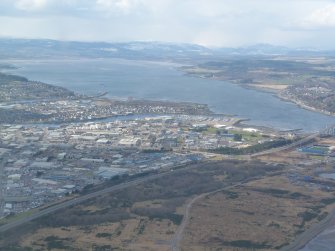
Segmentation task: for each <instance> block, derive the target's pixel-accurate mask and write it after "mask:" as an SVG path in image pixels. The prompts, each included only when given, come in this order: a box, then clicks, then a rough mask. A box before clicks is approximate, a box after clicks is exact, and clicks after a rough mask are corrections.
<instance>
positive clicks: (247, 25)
mask: <svg viewBox="0 0 335 251" xmlns="http://www.w3.org/2000/svg"><path fill="white" fill-rule="evenodd" d="M0 37H18V38H49V39H56V40H74V41H107V42H120V41H122V42H125V41H163V42H177V43H179V42H182V43H196V44H201V45H205V46H209V47H240V46H248V45H253V44H259V43H267V44H274V45H283V46H288V47H303V48H318V49H335V0H0Z"/></svg>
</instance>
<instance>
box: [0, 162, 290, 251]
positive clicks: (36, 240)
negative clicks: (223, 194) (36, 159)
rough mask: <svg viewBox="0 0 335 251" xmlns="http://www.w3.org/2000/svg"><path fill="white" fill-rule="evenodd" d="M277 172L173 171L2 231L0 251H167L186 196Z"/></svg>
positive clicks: (228, 168)
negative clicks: (162, 176) (155, 178)
mask: <svg viewBox="0 0 335 251" xmlns="http://www.w3.org/2000/svg"><path fill="white" fill-rule="evenodd" d="M283 168H284V166H283V165H267V164H265V163H261V162H244V161H243V162H242V161H221V162H209V163H202V164H197V165H194V166H191V167H189V168H187V169H180V170H175V171H173V172H170V174H169V175H167V176H165V177H164V178H159V179H157V180H153V181H150V182H146V183H144V184H140V185H137V186H134V187H129V188H127V189H124V190H120V191H119V192H114V193H111V194H108V195H105V196H102V197H97V198H94V199H91V200H88V201H86V202H85V203H81V204H79V205H76V206H73V207H70V208H66V209H63V210H62V211H59V212H56V213H54V214H52V215H48V216H45V217H43V218H39V219H37V220H35V221H33V222H30V223H28V224H26V225H23V226H20V227H18V228H16V229H12V230H10V231H7V232H5V233H3V234H2V235H1V250H6V251H8V250H169V249H170V248H171V241H172V239H173V238H174V234H175V232H176V230H177V228H178V226H179V225H180V223H181V221H182V219H183V212H184V210H183V207H184V206H185V204H186V203H187V201H188V200H189V199H190V198H192V197H193V196H196V195H199V194H202V193H207V192H211V191H215V190H217V189H221V188H224V187H226V186H229V185H231V184H232V183H237V182H241V181H243V180H246V179H251V178H253V177H260V176H264V175H267V174H270V173H274V172H275V173H277V172H281V171H282V170H283ZM116 237H117V238H116Z"/></svg>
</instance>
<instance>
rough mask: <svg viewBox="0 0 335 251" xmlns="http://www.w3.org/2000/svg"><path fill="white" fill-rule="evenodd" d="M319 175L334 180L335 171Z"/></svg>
mask: <svg viewBox="0 0 335 251" xmlns="http://www.w3.org/2000/svg"><path fill="white" fill-rule="evenodd" d="M320 177H322V178H326V179H333V180H335V173H322V174H320Z"/></svg>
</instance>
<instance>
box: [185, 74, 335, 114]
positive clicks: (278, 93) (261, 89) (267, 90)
mask: <svg viewBox="0 0 335 251" xmlns="http://www.w3.org/2000/svg"><path fill="white" fill-rule="evenodd" d="M181 71H182V72H183V73H184V74H185V75H186V76H189V77H197V78H205V79H209V80H217V81H226V82H229V83H231V84H234V85H238V86H240V87H242V88H244V89H249V90H255V91H258V92H263V93H268V94H272V95H273V96H275V97H277V98H279V99H280V100H282V101H285V102H289V103H292V104H295V105H297V106H298V107H300V108H302V109H305V110H308V111H312V112H316V113H320V114H323V115H327V116H330V117H335V113H332V112H328V111H324V110H320V109H317V108H314V107H312V106H308V105H306V104H304V103H303V102H302V101H299V100H296V99H292V98H288V97H285V96H283V95H282V94H281V91H280V90H275V89H272V88H266V87H265V86H264V87H259V86H255V85H253V84H240V83H236V82H235V81H234V80H222V79H220V78H213V77H207V76H199V75H196V74H190V73H189V72H187V71H185V70H184V69H181Z"/></svg>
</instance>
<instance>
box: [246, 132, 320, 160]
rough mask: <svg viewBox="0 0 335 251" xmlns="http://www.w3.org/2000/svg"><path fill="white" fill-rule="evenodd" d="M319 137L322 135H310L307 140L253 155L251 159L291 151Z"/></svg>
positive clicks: (303, 139)
mask: <svg viewBox="0 0 335 251" xmlns="http://www.w3.org/2000/svg"><path fill="white" fill-rule="evenodd" d="M319 136H320V133H314V134H311V135H309V136H307V137H305V138H302V139H300V140H298V141H295V142H293V143H292V144H289V145H285V146H282V147H277V148H272V149H269V150H266V151H262V152H259V153H254V154H251V155H250V157H258V156H262V155H268V154H272V153H276V152H281V151H285V150H289V149H292V148H294V147H298V146H301V145H304V144H306V143H308V142H309V141H311V140H313V139H315V138H317V137H319Z"/></svg>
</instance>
